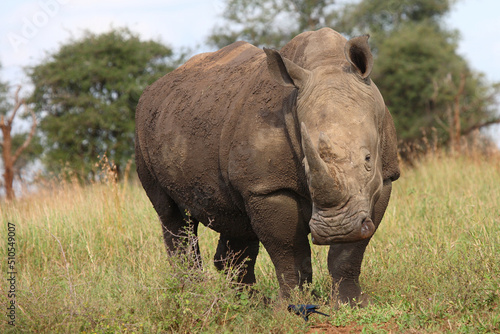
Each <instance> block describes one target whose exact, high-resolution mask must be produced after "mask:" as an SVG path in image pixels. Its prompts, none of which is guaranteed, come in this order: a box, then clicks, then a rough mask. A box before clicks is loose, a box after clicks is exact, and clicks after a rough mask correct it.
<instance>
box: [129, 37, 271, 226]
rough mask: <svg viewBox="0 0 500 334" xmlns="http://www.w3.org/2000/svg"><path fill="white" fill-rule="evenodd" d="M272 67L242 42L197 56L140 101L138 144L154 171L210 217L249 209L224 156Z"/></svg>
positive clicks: (181, 199) (174, 194) (179, 197)
mask: <svg viewBox="0 0 500 334" xmlns="http://www.w3.org/2000/svg"><path fill="white" fill-rule="evenodd" d="M264 64H265V56H264V53H263V52H262V50H260V49H258V48H256V47H254V46H252V45H250V44H248V43H244V42H238V43H234V44H232V45H230V46H228V47H226V48H223V49H221V50H220V51H217V52H213V53H205V54H201V55H198V56H195V57H193V58H191V59H190V60H189V61H188V62H187V63H185V64H184V65H183V66H181V67H179V68H178V69H176V70H175V71H173V72H171V73H168V74H167V75H165V76H164V77H162V78H161V79H159V80H158V81H156V82H155V83H154V84H152V85H151V86H149V87H148V88H147V89H146V90H145V92H144V93H143V95H142V96H141V99H140V101H139V104H138V106H137V112H136V141H137V143H136V146H137V148H138V149H139V150H140V154H141V155H142V158H143V159H144V162H145V164H146V166H147V168H148V170H149V173H150V174H151V175H152V176H153V177H154V178H155V179H156V181H157V182H158V183H159V184H160V185H161V187H162V188H163V189H165V191H166V192H167V193H168V195H169V196H170V197H171V198H172V199H174V201H175V202H176V203H178V204H179V205H180V206H181V208H184V209H189V210H191V211H192V214H193V215H196V216H197V217H199V218H198V219H200V220H201V221H202V222H203V220H204V219H205V220H206V219H208V218H213V217H214V214H215V213H217V212H221V211H223V212H224V215H225V216H237V215H238V214H241V211H242V210H243V204H242V203H240V202H239V201H238V196H235V195H234V194H233V193H232V191H231V189H230V187H228V180H227V173H226V171H225V170H221V169H224V168H223V167H221V160H225V159H226V157H224V155H225V154H227V152H228V150H229V145H230V142H231V138H232V136H233V132H234V129H235V127H236V124H237V123H238V120H239V118H240V114H241V113H242V112H243V111H244V110H243V109H244V108H243V105H244V104H245V102H246V101H247V96H248V95H249V94H251V89H250V87H255V86H258V85H259V83H258V80H260V79H259V77H261V75H260V73H261V72H262V71H263V70H264V69H265V66H263V65H264ZM250 83H251V84H250ZM249 89H250V91H249ZM225 163H226V164H227V162H225ZM204 223H205V222H204ZM215 229H216V228H215Z"/></svg>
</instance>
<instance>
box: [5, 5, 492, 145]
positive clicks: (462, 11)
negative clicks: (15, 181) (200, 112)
mask: <svg viewBox="0 0 500 334" xmlns="http://www.w3.org/2000/svg"><path fill="white" fill-rule="evenodd" d="M223 8H224V1H223V0H141V1H134V0H2V1H1V4H0V46H1V47H0V62H1V64H2V69H1V71H0V77H1V79H2V80H3V81H8V82H10V83H11V84H12V85H18V84H21V85H23V86H25V87H29V86H30V84H29V80H28V78H27V77H26V76H25V75H24V73H23V68H25V67H26V66H32V65H35V64H38V63H40V62H41V61H42V60H43V59H44V58H45V57H46V56H47V54H49V53H54V52H56V51H57V50H58V48H59V46H60V45H61V44H62V43H64V42H67V41H68V39H69V38H70V37H76V38H78V37H79V36H81V34H82V32H83V31H84V30H90V31H92V32H95V33H102V32H106V31H109V30H110V28H112V27H115V28H116V27H123V26H127V27H129V28H130V29H131V30H132V31H134V32H136V33H138V34H139V35H140V36H141V37H142V38H144V39H154V40H158V41H160V42H162V43H165V44H167V45H169V46H171V47H173V48H174V50H175V49H179V48H181V47H191V48H196V49H197V50H198V51H199V52H203V51H209V50H210V49H208V47H207V46H204V45H203V44H204V41H205V39H206V37H207V36H208V34H209V33H210V31H211V29H212V27H213V26H214V25H215V24H216V23H217V22H219V21H220V14H221V13H222V10H223ZM498 13H500V1H498V0H458V1H457V3H456V5H455V6H454V7H453V10H452V12H451V13H450V14H449V15H448V16H447V17H446V18H445V20H446V23H447V25H448V26H449V27H450V28H454V29H457V30H458V31H459V33H460V42H459V53H460V54H461V55H462V56H464V57H465V58H466V59H467V60H468V61H469V64H470V65H471V67H472V68H473V69H474V70H477V71H480V72H483V73H485V74H486V78H487V80H489V81H490V82H500V61H498V60H499V59H500V34H498V32H500V16H499V14H498ZM436 47H439V46H436ZM375 66H376V64H375ZM494 137H495V139H496V141H497V142H499V143H500V126H499V127H497V128H496V129H495V130H494Z"/></svg>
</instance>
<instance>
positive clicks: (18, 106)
mask: <svg viewBox="0 0 500 334" xmlns="http://www.w3.org/2000/svg"><path fill="white" fill-rule="evenodd" d="M20 90H21V85H19V86H17V90H16V93H15V95H14V101H15V103H16V104H15V105H14V111H13V112H12V115H11V116H10V118H9V120H8V121H7V125H9V126H11V125H12V122H13V121H14V117H16V113H17V111H18V110H19V108H21V106H22V105H23V104H25V103H24V99H21V100H19V91H20Z"/></svg>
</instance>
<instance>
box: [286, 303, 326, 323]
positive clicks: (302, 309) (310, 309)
mask: <svg viewBox="0 0 500 334" xmlns="http://www.w3.org/2000/svg"><path fill="white" fill-rule="evenodd" d="M287 309H288V311H290V312H293V313H295V314H296V315H300V316H302V318H304V320H305V321H307V320H309V316H310V315H311V314H312V313H318V314H321V315H324V316H327V317H329V315H328V314H324V313H321V312H318V311H316V310H317V309H319V306H318V305H310V304H299V305H293V304H290V305H288V308H287Z"/></svg>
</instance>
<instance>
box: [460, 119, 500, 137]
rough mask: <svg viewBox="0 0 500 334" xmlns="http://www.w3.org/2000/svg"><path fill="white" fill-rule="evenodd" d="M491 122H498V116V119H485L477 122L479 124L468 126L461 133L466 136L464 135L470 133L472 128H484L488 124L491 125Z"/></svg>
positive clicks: (499, 122) (499, 120) (499, 121)
mask: <svg viewBox="0 0 500 334" xmlns="http://www.w3.org/2000/svg"><path fill="white" fill-rule="evenodd" d="M493 124H500V118H498V119H492V120H489V121H486V122H483V123H479V124H474V125H472V126H470V127H468V128H467V129H466V130H464V131H463V132H462V135H463V136H466V135H468V134H469V133H471V132H472V131H474V130H479V129H481V128H484V127H486V126H490V125H493Z"/></svg>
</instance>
